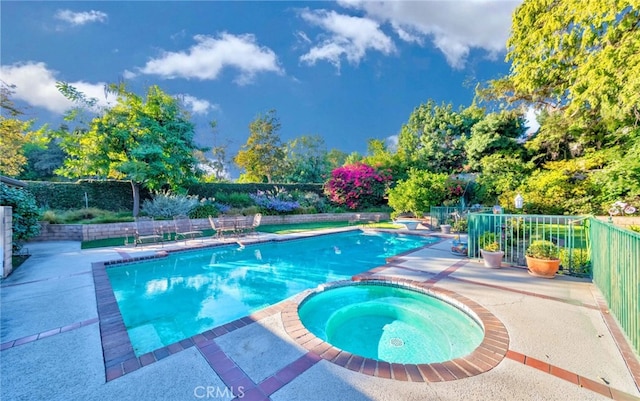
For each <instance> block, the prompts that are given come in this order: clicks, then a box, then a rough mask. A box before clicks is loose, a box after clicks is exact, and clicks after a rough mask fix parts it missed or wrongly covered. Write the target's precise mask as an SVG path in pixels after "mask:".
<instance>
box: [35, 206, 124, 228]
mask: <svg viewBox="0 0 640 401" xmlns="http://www.w3.org/2000/svg"><path fill="white" fill-rule="evenodd" d="M42 221H46V222H48V223H50V224H106V223H120V222H127V221H133V217H132V216H131V212H128V211H127V212H113V211H111V210H103V209H98V208H95V207H90V208H83V209H76V210H65V211H60V210H47V211H45V212H44V214H43V215H42Z"/></svg>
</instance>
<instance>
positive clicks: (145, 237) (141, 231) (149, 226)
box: [134, 217, 164, 246]
mask: <svg viewBox="0 0 640 401" xmlns="http://www.w3.org/2000/svg"><path fill="white" fill-rule="evenodd" d="M134 236H135V238H134V244H135V246H138V244H142V243H145V242H162V240H163V239H164V237H163V236H162V231H161V230H159V229H158V227H157V226H156V224H155V221H154V220H153V218H152V217H137V218H136V231H135V233H134Z"/></svg>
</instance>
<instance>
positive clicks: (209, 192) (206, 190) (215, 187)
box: [188, 182, 324, 198]
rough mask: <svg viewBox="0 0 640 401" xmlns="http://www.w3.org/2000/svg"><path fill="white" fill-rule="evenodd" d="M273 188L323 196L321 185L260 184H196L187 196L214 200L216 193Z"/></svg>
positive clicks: (190, 188) (247, 192)
mask: <svg viewBox="0 0 640 401" xmlns="http://www.w3.org/2000/svg"><path fill="white" fill-rule="evenodd" d="M275 187H278V188H284V189H286V190H287V192H291V191H295V190H298V191H303V192H315V193H317V194H318V195H320V196H324V194H323V192H322V190H323V189H322V188H323V186H322V184H262V183H243V184H235V183H228V182H225V183H217V182H216V183H198V184H194V185H191V186H190V187H189V188H188V191H189V195H198V196H199V197H201V198H214V197H215V196H216V194H218V193H224V194H231V193H234V192H241V193H246V194H255V193H257V192H258V191H272V190H273V189H274V188H275Z"/></svg>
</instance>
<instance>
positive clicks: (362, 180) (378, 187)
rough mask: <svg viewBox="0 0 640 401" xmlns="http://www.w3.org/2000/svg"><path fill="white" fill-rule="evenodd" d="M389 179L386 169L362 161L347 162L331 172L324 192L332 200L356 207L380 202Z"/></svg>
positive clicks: (349, 206)
mask: <svg viewBox="0 0 640 401" xmlns="http://www.w3.org/2000/svg"><path fill="white" fill-rule="evenodd" d="M390 181H391V175H390V174H389V173H388V172H386V171H378V170H376V169H375V168H374V167H371V166H369V165H367V164H364V163H355V164H347V165H345V166H342V167H339V168H337V169H335V170H333V171H332V172H331V178H329V180H328V181H327V182H326V183H325V185H324V192H325V194H326V195H327V196H328V197H329V199H330V200H331V201H332V202H334V203H337V204H339V205H345V206H346V207H348V208H349V209H358V208H364V207H368V206H374V205H379V204H381V203H382V202H383V198H384V193H385V191H386V189H387V186H388V184H389V182H390Z"/></svg>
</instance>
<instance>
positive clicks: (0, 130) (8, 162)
mask: <svg viewBox="0 0 640 401" xmlns="http://www.w3.org/2000/svg"><path fill="white" fill-rule="evenodd" d="M12 93H13V87H12V86H10V85H8V84H6V83H5V82H0V108H1V111H2V114H1V115H0V155H2V157H0V173H1V174H4V175H8V176H12V177H16V176H18V175H20V173H21V172H22V171H23V170H24V168H25V165H26V163H27V157H26V156H25V154H24V147H25V145H27V144H28V143H29V142H30V141H31V140H35V139H37V138H38V136H39V135H41V133H42V131H44V128H45V127H43V128H42V129H40V130H37V131H33V132H32V131H30V129H31V127H32V125H33V121H22V120H20V119H19V118H18V117H19V116H20V115H22V114H23V113H22V111H21V110H20V109H18V107H16V105H15V104H14V103H13V101H12V100H11V95H12Z"/></svg>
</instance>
